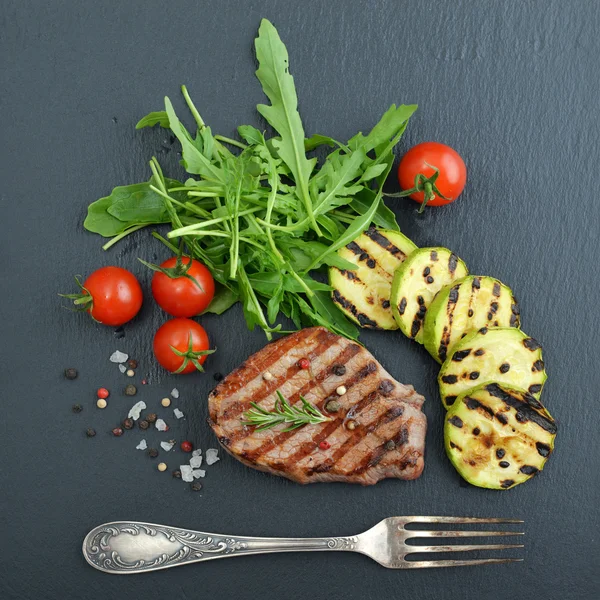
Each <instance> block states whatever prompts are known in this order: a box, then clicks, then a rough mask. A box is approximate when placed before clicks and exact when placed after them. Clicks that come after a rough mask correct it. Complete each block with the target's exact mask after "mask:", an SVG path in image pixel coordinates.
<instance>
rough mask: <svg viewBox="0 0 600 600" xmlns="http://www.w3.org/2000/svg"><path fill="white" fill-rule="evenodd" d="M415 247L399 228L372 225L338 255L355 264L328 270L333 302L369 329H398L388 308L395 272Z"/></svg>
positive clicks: (341, 249)
mask: <svg viewBox="0 0 600 600" xmlns="http://www.w3.org/2000/svg"><path fill="white" fill-rule="evenodd" d="M416 248H417V247H416V246H415V245H414V244H413V242H411V240H409V239H408V238H407V237H406V236H405V235H402V234H401V233H399V232H398V231H390V230H387V229H377V228H375V227H371V228H369V229H367V231H365V232H364V233H363V234H362V235H360V236H359V237H358V238H356V239H355V240H354V241H353V242H350V243H349V244H348V245H346V246H344V247H343V248H340V249H339V250H338V255H339V256H341V257H342V258H345V259H346V260H348V261H350V262H351V263H354V264H355V265H357V268H356V269H355V270H353V271H346V270H345V269H342V270H340V269H337V268H336V267H331V268H330V269H329V283H330V285H331V286H332V287H333V293H332V295H333V301H334V302H335V303H336V304H337V305H338V307H339V308H340V309H341V310H342V311H343V312H344V313H345V314H346V315H347V316H348V317H349V318H350V319H352V320H353V321H355V322H356V323H358V324H359V325H360V326H361V327H365V328H369V329H397V328H398V325H397V324H396V321H394V316H393V315H392V311H391V308H390V294H391V289H392V278H393V276H394V271H395V270H396V269H397V267H398V266H400V265H401V264H402V262H403V261H404V260H405V259H406V257H407V256H408V255H409V254H411V253H412V252H413V251H414V250H416Z"/></svg>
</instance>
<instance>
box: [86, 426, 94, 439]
mask: <svg viewBox="0 0 600 600" xmlns="http://www.w3.org/2000/svg"><path fill="white" fill-rule="evenodd" d="M85 435H87V436H88V437H94V436H95V435H96V430H95V429H91V428H90V429H86V430H85Z"/></svg>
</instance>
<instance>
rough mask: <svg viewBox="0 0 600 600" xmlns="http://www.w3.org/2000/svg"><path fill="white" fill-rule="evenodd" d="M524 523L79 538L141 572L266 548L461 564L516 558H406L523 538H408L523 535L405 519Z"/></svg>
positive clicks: (409, 564)
mask: <svg viewBox="0 0 600 600" xmlns="http://www.w3.org/2000/svg"><path fill="white" fill-rule="evenodd" d="M434 523H443V524H459V525H462V524H471V523H486V524H491V523H493V524H498V523H523V521H518V520H514V519H478V518H472V517H464V518H461V517H390V518H388V519H384V520H383V521H380V522H379V523H377V525H375V526H374V527H372V528H371V529H369V530H367V531H365V532H364V533H361V534H359V535H351V536H346V537H323V538H263V537H246V536H232V535H221V534H218V533H204V532H202V531H192V530H190V529H180V528H178V527H170V526H168V525H155V524H152V523H139V522H136V521H115V522H113V523H104V524H103V525H99V526H98V527H95V528H94V529H92V530H91V531H90V532H89V533H88V534H87V535H86V537H85V539H84V540H83V555H84V556H85V559H86V560H87V561H88V563H90V565H92V567H95V568H96V569H99V570H100V571H104V572H105V573H113V574H127V573H144V572H147V571H156V570H157V569H168V568H169V567H176V566H179V565H184V564H188V563H195V562H200V561H204V560H213V559H215V558H225V557H228V556H243V555H246V554H266V553H271V552H314V551H343V552H359V553H361V554H366V555H367V556H369V557H370V558H372V559H373V560H375V561H377V562H378V563H379V564H380V565H383V566H384V567H387V568H388V569H423V568H426V567H463V566H472V565H489V564H494V563H508V562H517V561H521V560H523V559H520V558H477V559H471V560H421V561H412V560H407V559H406V557H407V556H408V555H410V554H414V553H419V554H420V553H430V552H468V551H476V550H506V549H509V548H522V547H523V545H522V544H460V545H440V546H438V545H434V546H415V545H410V544H407V543H406V542H407V541H408V540H410V539H413V538H465V537H471V538H475V537H484V536H511V535H523V533H520V532H515V531H467V530H447V531H438V530H427V531H426V530H420V529H407V528H406V526H407V525H409V524H421V525H428V524H434Z"/></svg>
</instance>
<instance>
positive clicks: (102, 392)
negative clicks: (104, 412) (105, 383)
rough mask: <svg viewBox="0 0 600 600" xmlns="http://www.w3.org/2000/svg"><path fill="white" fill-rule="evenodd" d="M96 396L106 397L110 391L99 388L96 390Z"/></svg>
mask: <svg viewBox="0 0 600 600" xmlns="http://www.w3.org/2000/svg"><path fill="white" fill-rule="evenodd" d="M97 395H98V398H102V399H104V400H105V399H106V398H108V397H109V396H110V392H109V391H108V390H107V389H106V388H99V389H98V392H97Z"/></svg>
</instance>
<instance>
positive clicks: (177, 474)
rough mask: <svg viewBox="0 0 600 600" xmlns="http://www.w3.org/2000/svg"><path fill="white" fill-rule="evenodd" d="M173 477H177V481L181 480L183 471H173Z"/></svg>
mask: <svg viewBox="0 0 600 600" xmlns="http://www.w3.org/2000/svg"><path fill="white" fill-rule="evenodd" d="M173 477H175V479H181V471H180V470H179V469H177V470H176V471H173Z"/></svg>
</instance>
